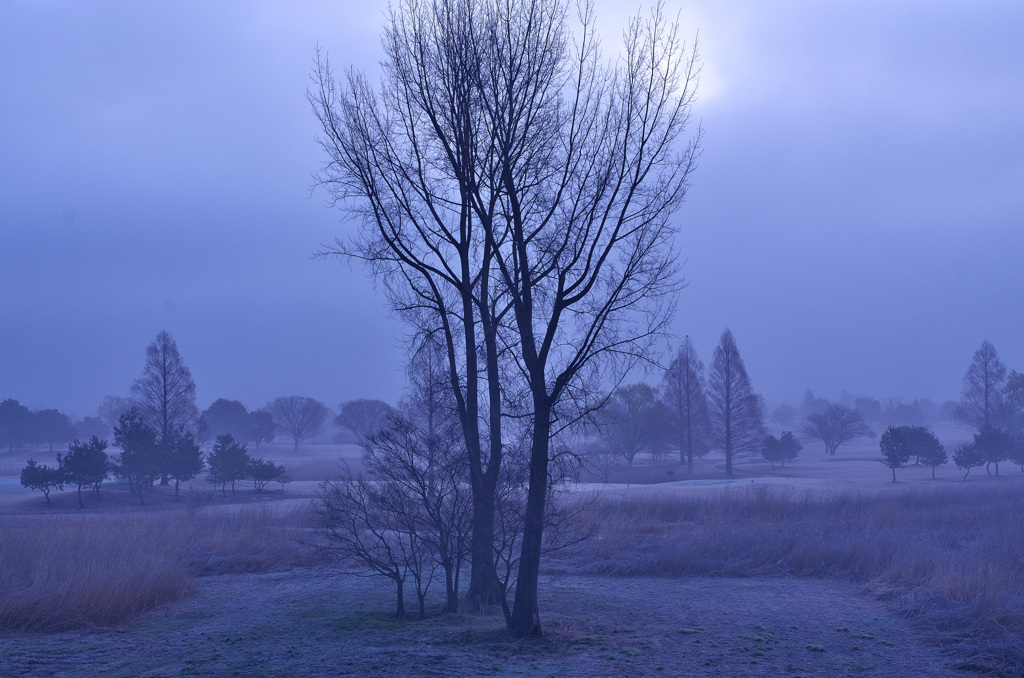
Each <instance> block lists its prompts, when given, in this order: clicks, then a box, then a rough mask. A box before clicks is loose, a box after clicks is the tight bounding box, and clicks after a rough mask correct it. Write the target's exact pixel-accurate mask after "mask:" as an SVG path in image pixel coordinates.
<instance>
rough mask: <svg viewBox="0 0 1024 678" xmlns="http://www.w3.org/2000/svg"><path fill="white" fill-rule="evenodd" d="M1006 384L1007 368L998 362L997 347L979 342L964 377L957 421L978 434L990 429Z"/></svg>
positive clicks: (957, 410)
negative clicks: (979, 344)
mask: <svg viewBox="0 0 1024 678" xmlns="http://www.w3.org/2000/svg"><path fill="white" fill-rule="evenodd" d="M1005 381H1006V366H1005V365H1003V363H1002V362H1001V361H1000V360H999V356H998V355H997V354H996V347H995V346H993V345H992V344H991V343H989V342H988V341H983V342H981V346H980V347H978V350H977V351H975V352H974V358H972V359H971V364H970V365H969V366H968V367H967V373H966V374H964V387H963V390H962V391H961V392H960V405H959V406H958V407H957V409H956V418H957V420H958V421H960V422H962V423H964V424H967V425H968V426H971V427H972V428H974V429H975V430H977V431H981V430H983V429H985V428H986V427H988V426H992V425H993V423H994V422H993V418H994V417H995V415H996V412H997V410H998V408H999V401H1000V395H1001V390H1002V387H1003V382H1005Z"/></svg>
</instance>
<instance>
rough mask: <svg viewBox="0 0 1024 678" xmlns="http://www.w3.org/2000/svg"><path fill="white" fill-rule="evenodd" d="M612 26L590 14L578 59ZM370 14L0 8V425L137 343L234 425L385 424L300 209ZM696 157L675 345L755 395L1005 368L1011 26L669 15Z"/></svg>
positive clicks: (381, 319)
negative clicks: (159, 349)
mask: <svg viewBox="0 0 1024 678" xmlns="http://www.w3.org/2000/svg"><path fill="white" fill-rule="evenodd" d="M638 6H639V4H638V3H636V4H628V6H626V7H622V6H619V5H617V4H615V3H611V2H599V3H598V12H599V15H600V18H601V26H602V27H603V29H604V32H605V33H606V39H605V48H606V51H608V50H612V49H618V42H617V38H618V30H619V28H620V27H621V26H622V25H624V23H625V21H626V20H627V19H628V16H629V15H630V13H631V12H633V11H634V10H635V9H636V7H638ZM383 7H384V3H382V2H379V1H378V0H360V1H359V2H347V1H346V2H294V1H293V2H288V3H279V2H244V3H241V2H239V3H229V2H215V3H210V2H145V3H140V2H132V1H125V2H106V1H96V2H88V3H83V2H74V1H71V0H68V1H63V2H60V1H46V0H31V1H29V0H25V1H20V0H5V1H4V2H3V3H0V64H3V66H2V68H0V399H3V398H8V397H11V398H17V399H18V400H20V401H21V402H23V403H25V404H28V405H29V406H31V407H34V408H38V407H57V408H59V409H62V410H64V411H68V412H69V413H72V414H74V415H76V416H83V415H89V414H94V412H95V408H96V405H97V404H98V403H99V401H100V400H101V399H102V398H103V396H104V395H108V394H117V395H124V394H127V391H128V387H129V385H130V383H131V381H132V380H133V379H134V378H135V377H137V376H138V374H139V373H140V372H141V370H142V367H143V360H144V354H145V347H146V345H147V344H148V343H149V342H151V341H153V339H154V338H155V337H156V334H157V333H158V332H159V331H160V330H162V329H167V330H168V331H170V332H171V333H172V335H173V336H174V337H175V339H176V340H177V342H178V347H179V349H180V350H181V353H182V356H183V358H184V360H185V362H186V364H187V365H188V366H189V367H190V368H191V370H192V374H193V377H194V378H195V381H196V384H197V386H198V395H199V406H200V407H201V408H205V407H206V406H208V405H209V404H210V402H212V401H213V400H214V399H216V398H219V397H226V398H233V399H241V400H242V401H243V402H245V403H246V405H248V406H250V407H258V406H261V405H263V404H265V403H266V402H267V401H268V400H270V399H272V398H274V397H275V396H278V395H287V394H299V395H308V396H312V397H315V398H318V399H321V400H323V401H325V402H326V403H328V404H329V405H331V406H335V407H336V406H337V404H338V403H339V402H340V401H342V400H346V399H350V398H356V397H376V398H383V399H387V400H395V399H396V398H397V397H398V395H399V394H400V391H401V388H402V380H403V375H402V363H403V360H404V359H403V351H402V350H401V348H400V345H401V344H400V341H399V339H400V336H401V333H402V326H401V324H400V323H399V322H398V321H396V320H393V319H389V318H388V317H387V314H386V310H385V306H384V304H383V299H382V298H381V296H380V295H378V294H376V293H375V292H374V289H373V285H372V284H371V283H370V282H369V281H368V280H367V279H366V277H365V275H364V273H363V272H362V271H361V270H360V269H358V268H356V269H353V270H349V269H348V268H346V267H345V266H343V265H341V264H338V263H337V262H331V261H320V260H313V259H311V253H312V252H313V251H314V250H316V249H317V248H318V246H319V245H320V244H321V243H326V242H330V241H332V240H333V239H334V237H335V235H338V234H341V233H344V232H345V231H346V229H348V228H349V225H347V224H345V223H343V222H342V221H341V216H342V215H341V213H340V212H338V211H333V210H331V209H329V208H328V207H327V206H326V205H325V201H326V195H324V194H323V193H320V192H316V191H313V192H312V193H311V191H310V187H311V174H312V173H313V171H314V170H315V169H316V168H317V166H318V164H319V162H320V160H321V153H320V149H319V147H318V146H317V145H316V143H315V141H314V136H315V134H316V123H315V120H314V118H313V115H312V114H311V112H310V110H309V106H308V104H307V103H306V100H305V97H304V94H305V90H306V87H307V85H308V83H309V72H310V66H311V58H312V55H313V52H314V49H315V46H316V44H317V43H318V42H319V43H320V44H321V45H322V46H323V47H325V48H326V49H328V50H329V52H330V54H331V58H332V60H333V61H334V62H335V63H336V64H344V63H354V64H356V65H357V66H359V67H361V68H364V69H368V70H371V71H372V70H375V69H376V64H377V62H378V60H379V59H380V57H381V49H380V46H379V41H378V36H379V33H380V25H381V21H382V18H383V17H382V9H383ZM669 9H670V11H673V12H675V11H679V12H680V17H681V21H682V25H683V32H684V34H686V35H688V36H691V37H692V36H693V35H694V34H695V33H696V32H697V31H698V30H699V32H700V47H701V53H702V56H703V62H704V77H703V82H702V96H701V99H700V101H699V102H698V104H697V107H696V110H695V114H696V117H698V118H699V119H700V120H701V122H702V125H703V127H704V129H705V132H706V138H705V146H704V155H703V158H702V161H701V166H700V168H699V170H698V172H697V174H696V175H695V177H694V181H693V186H692V188H691V191H690V194H689V198H688V201H687V203H686V205H685V206H684V207H683V209H682V210H681V211H680V212H679V214H678V215H677V217H676V218H677V219H678V225H679V227H680V229H681V234H680V238H679V248H680V251H681V253H682V256H683V258H684V259H685V264H684V267H683V271H684V273H685V276H686V278H687V279H688V280H689V281H690V284H689V287H688V288H687V289H685V290H684V291H683V292H682V294H681V296H680V299H679V311H678V315H677V317H676V319H675V322H674V327H675V330H676V332H677V333H678V334H679V335H680V336H682V335H685V334H689V335H690V336H691V337H692V338H693V339H694V342H695V345H696V347H697V350H698V352H699V353H700V355H701V357H702V358H703V359H704V360H705V361H707V360H708V359H709V358H710V354H711V351H712V349H713V347H714V345H715V343H716V342H717V339H718V336H719V334H720V333H721V331H722V329H723V328H725V327H726V326H729V327H731V328H732V330H733V333H734V334H735V336H736V340H737V343H738V345H739V348H740V351H741V353H742V355H743V357H744V358H745V360H746V363H747V369H748V371H749V373H750V376H751V380H752V382H753V385H754V388H755V390H758V391H761V392H763V393H764V394H765V396H766V397H767V398H768V399H769V400H773V401H781V400H789V401H791V402H794V403H797V402H799V399H800V396H801V395H802V393H803V392H804V390H805V389H807V388H811V389H813V390H814V391H815V393H816V394H818V395H819V396H827V397H833V398H834V397H836V396H837V395H838V393H839V392H840V390H841V389H844V388H845V389H847V390H848V391H849V392H851V393H854V394H869V395H873V396H876V397H894V396H902V397H904V398H911V399H912V398H914V397H918V398H920V397H929V398H932V399H935V400H943V399H949V398H955V397H957V395H958V393H959V389H960V380H961V378H962V376H963V373H964V371H965V369H966V367H967V364H968V362H969V361H970V358H971V354H972V352H973V351H974V350H975V349H976V348H977V347H978V345H979V344H980V343H981V341H982V340H983V339H986V338H987V339H989V340H990V341H992V342H993V343H994V344H995V346H996V348H997V349H998V350H999V352H1000V355H1001V357H1002V359H1003V361H1004V362H1005V363H1006V364H1007V365H1008V366H1010V367H1015V368H1017V369H1018V370H1024V341H1022V340H1024V301H1022V299H1021V293H1022V291H1024V265H1022V260H1024V257H1022V255H1024V114H1022V111H1024V40H1022V39H1021V28H1022V27H1024V3H1021V2H1020V1H1019V0H1007V1H1005V2H994V1H993V2H989V1H985V0H976V1H971V2H967V1H956V2H953V1H946V2H944V1H942V0H920V1H916V2H901V3H894V2H891V1H889V2H881V1H879V2H875V1H871V0H855V1H854V0H850V1H845V2H844V1H837V2H774V1H771V2H768V1H765V2H754V1H750V2H722V1H715V0H701V1H699V2H677V1H675V0H673V1H672V2H670V3H669Z"/></svg>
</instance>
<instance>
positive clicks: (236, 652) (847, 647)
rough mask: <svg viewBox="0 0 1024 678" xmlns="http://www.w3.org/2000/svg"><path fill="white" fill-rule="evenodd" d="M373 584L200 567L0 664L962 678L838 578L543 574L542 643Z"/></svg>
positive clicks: (251, 671) (87, 671) (94, 671)
mask: <svg viewBox="0 0 1024 678" xmlns="http://www.w3.org/2000/svg"><path fill="white" fill-rule="evenodd" d="M384 586H385V585H384V584H383V583H382V582H380V581H377V580H367V579H361V578H357V577H354V576H352V575H341V576H330V577H328V576H326V575H325V572H324V571H323V570H314V569H301V570H293V571H290V572H280V573H271V574H261V575H228V576H218V577H205V578H203V579H202V580H201V584H200V588H199V590H198V591H197V592H196V594H195V595H193V596H190V597H189V598H187V599H185V600H183V601H180V602H178V603H174V604H172V605H168V606H165V607H164V608H161V609H158V610H155V611H153V612H150V613H148V614H146V615H143V616H142V617H140V618H138V619H136V620H135V621H133V622H131V623H129V624H127V625H125V626H124V627H122V628H117V629H96V630H88V631H76V632H71V633H58V634H40V635H17V636H16V635H0V666H2V667H3V668H2V669H0V673H2V675H4V676H11V677H14V676H26V677H28V676H32V677H36V676H74V675H103V676H125V677H128V676H189V675H193V676H195V675H198V676H489V675H501V676H741V675H743V676H785V677H796V676H822V677H824V676H828V677H829V678H835V677H840V676H872V677H881V676H893V677H896V676H918V677H932V676H935V677H938V676H953V675H962V674H959V673H958V672H957V671H955V670H954V669H953V668H952V663H951V660H950V659H949V658H947V657H945V656H944V655H943V654H942V653H941V651H940V649H939V648H938V647H936V646H934V645H931V644H929V643H928V642H926V639H925V638H924V637H923V636H922V635H921V634H920V633H919V632H917V631H916V630H915V629H914V628H913V627H912V626H911V625H910V624H909V623H908V622H906V621H903V620H901V619H899V618H898V617H896V616H894V615H893V614H892V613H891V611H890V610H889V609H888V608H887V607H886V604H885V603H884V602H881V601H878V600H876V599H875V597H873V596H870V595H865V593H864V591H862V590H860V589H859V588H858V587H856V586H854V585H852V584H850V583H847V582H840V581H834V580H800V579H779V578H746V579H724V578H686V579H650V578H643V579H638V578H637V579H634V578H628V579H618V578H600V577H577V576H572V575H556V576H549V577H547V578H546V580H545V581H544V582H543V586H542V587H541V592H542V601H541V602H542V609H543V610H545V611H546V613H545V617H544V622H545V624H546V627H547V629H548V637H547V638H545V639H544V640H542V641H540V642H536V641H513V640H511V639H510V638H509V637H508V636H507V635H506V634H505V633H504V632H503V631H502V628H501V627H502V624H501V617H500V615H499V614H491V615H467V616H456V617H452V616H448V617H432V618H429V619H427V620H425V621H417V620H408V621H405V620H396V619H394V618H393V616H392V614H391V613H392V610H391V607H390V602H391V600H390V596H386V595H381V594H382V593H383V591H382V587H384ZM431 604H432V605H434V606H438V605H439V604H440V601H439V600H436V599H435V600H432V601H431Z"/></svg>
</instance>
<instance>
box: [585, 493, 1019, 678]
mask: <svg viewBox="0 0 1024 678" xmlns="http://www.w3.org/2000/svg"><path fill="white" fill-rule="evenodd" d="M1021 490H1022V488H1021V487H1020V485H1019V484H1018V483H1014V484H1013V485H1012V486H1003V487H998V486H994V485H992V484H985V485H975V486H970V485H967V486H965V487H945V488H924V489H920V490H916V491H913V490H908V491H904V492H899V493H892V494H885V493H881V494H877V495H873V494H866V493H858V494H853V493H843V492H833V493H825V492H820V491H815V492H806V491H786V490H780V489H772V488H768V487H765V486H759V487H756V488H748V489H740V490H735V489H732V490H728V491H723V492H718V493H703V494H682V493H679V492H675V493H671V494H670V493H658V494H650V495H646V496H642V497H630V498H618V499H604V500H601V501H599V502H598V503H597V504H596V505H595V506H594V508H593V511H592V520H593V521H594V525H595V529H596V533H595V537H594V538H593V539H591V540H590V541H589V542H587V543H585V544H583V545H581V547H580V549H579V550H578V551H577V552H576V554H575V558H574V565H575V566H576V567H578V568H579V569H582V570H583V571H587V572H591V573H600V574H611V575H655V576H673V575H687V574H689V575H710V576H751V575H773V574H783V575H795V576H838V577H846V578H849V579H851V580H854V581H858V582H863V583H870V584H871V586H872V588H873V589H874V590H875V591H878V592H883V591H884V592H888V593H889V594H891V595H892V596H898V597H899V600H900V601H902V605H903V609H904V611H905V612H906V613H907V614H908V616H915V617H917V618H919V619H921V620H924V622H925V623H926V624H930V625H931V626H932V627H934V628H936V629H941V630H943V631H945V632H949V633H951V634H952V635H953V636H955V637H959V638H961V639H963V638H974V639H978V638H984V639H985V641H984V643H981V644H979V643H974V646H975V648H974V650H973V651H975V652H977V653H978V655H977V656H976V657H974V658H973V659H972V660H971V661H970V662H968V663H969V664H971V665H972V666H974V667H975V668H978V667H980V668H993V667H995V668H998V667H1000V666H1003V667H1004V668H1005V666H1010V667H1011V668H1013V669H1014V670H1016V669H1017V668H1024V651H1022V641H1024V520H1022V517H1024V492H1022V491H1021ZM985 644H987V645H985ZM993 644H994V645H993ZM982 645H985V647H982ZM996 646H998V647H996Z"/></svg>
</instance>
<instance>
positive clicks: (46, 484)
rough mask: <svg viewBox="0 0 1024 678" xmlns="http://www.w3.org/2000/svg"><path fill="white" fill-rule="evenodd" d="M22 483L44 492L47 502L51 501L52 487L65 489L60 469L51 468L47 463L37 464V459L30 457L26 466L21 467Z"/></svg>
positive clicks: (29, 487) (31, 488)
mask: <svg viewBox="0 0 1024 678" xmlns="http://www.w3.org/2000/svg"><path fill="white" fill-rule="evenodd" d="M21 484H22V486H24V487H27V488H28V489H30V490H39V491H40V492H42V493H43V496H44V497H46V503H47V504H49V503H50V490H51V489H53V488H57V489H58V490H63V489H64V481H63V479H62V477H61V472H60V469H56V468H51V467H50V466H47V465H46V464H42V465H40V464H36V461H35V459H29V460H28V463H27V464H25V468H23V469H21Z"/></svg>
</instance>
